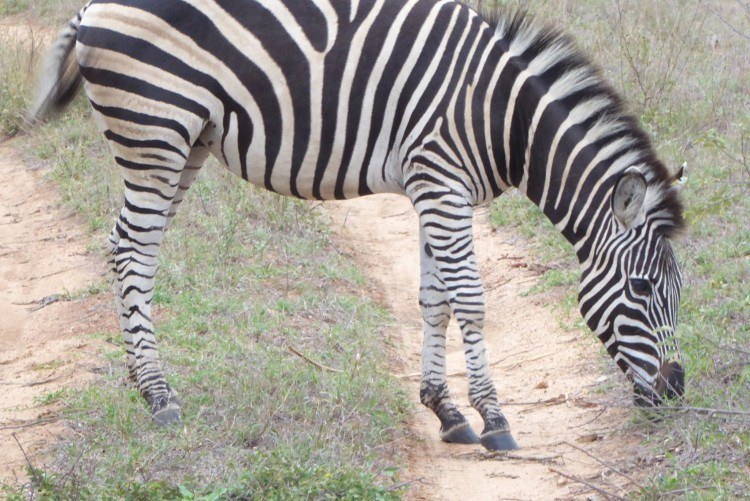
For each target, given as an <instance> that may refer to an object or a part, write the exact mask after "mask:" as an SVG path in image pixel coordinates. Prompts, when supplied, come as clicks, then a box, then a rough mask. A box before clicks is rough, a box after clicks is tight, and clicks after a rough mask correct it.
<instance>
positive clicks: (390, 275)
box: [326, 195, 638, 501]
mask: <svg viewBox="0 0 750 501" xmlns="http://www.w3.org/2000/svg"><path fill="white" fill-rule="evenodd" d="M326 207H327V208H328V211H329V214H330V215H331V217H332V219H333V222H334V223H333V228H334V230H335V231H336V232H337V234H338V235H339V238H340V240H341V245H343V246H345V247H346V248H348V250H349V251H350V252H351V254H352V255H353V256H354V258H355V259H356V260H357V261H358V262H359V263H360V264H361V266H362V269H363V270H364V271H365V272H366V274H367V275H368V276H369V278H370V280H371V282H372V283H373V284H374V286H375V290H374V291H373V292H374V294H375V296H376V297H377V298H378V299H379V300H380V301H382V303H383V304H384V305H385V306H387V307H388V309H389V310H390V311H391V312H392V313H393V315H394V316H395V325H394V327H393V332H392V333H391V334H392V336H393V339H394V344H396V345H397V346H398V347H399V348H398V350H397V351H398V352H397V353H396V354H395V355H396V359H397V362H396V364H395V365H396V367H394V370H395V371H396V372H398V373H399V374H400V375H401V376H402V379H403V380H404V384H405V385H406V388H407V391H408V392H409V395H410V396H411V399H412V401H413V406H414V414H413V416H412V418H411V420H410V423H409V425H410V427H411V430H412V432H413V433H412V434H411V438H410V439H409V440H408V443H407V444H405V445H404V450H405V451H406V453H407V454H408V460H409V461H408V468H409V471H408V472H407V474H406V477H407V478H406V480H407V481H409V482H410V489H409V491H408V493H407V496H406V498H407V499H411V500H423V499H424V500H455V499H462V500H474V501H478V500H497V499H544V500H548V499H590V498H591V497H592V495H594V498H597V497H598V498H601V496H602V493H601V492H599V493H597V492H596V491H595V490H594V489H592V488H591V487H590V486H587V485H586V484H587V483H588V484H591V485H595V486H597V487H599V488H600V489H602V490H603V491H605V492H607V493H610V494H615V495H626V494H627V492H629V491H633V490H634V489H635V485H634V484H633V483H631V482H630V480H628V478H627V477H626V475H628V476H633V475H635V476H638V475H637V474H636V473H634V472H633V471H634V470H635V469H636V466H637V465H636V461H637V457H638V456H637V454H635V453H634V451H635V448H636V446H637V440H635V439H634V437H632V436H628V435H627V434H625V433H624V432H622V431H620V430H622V428H623V425H624V423H625V422H626V419H627V411H626V410H624V409H622V408H613V407H611V406H609V405H607V404H606V403H605V400H606V401H608V402H611V401H612V399H611V395H607V396H606V397H607V398H605V396H604V395H602V393H601V388H602V387H605V388H606V387H609V388H610V390H609V392H612V391H614V392H615V393H618V392H619V393H620V395H618V396H619V397H620V398H621V399H622V400H623V401H626V400H625V399H626V398H627V396H626V395H625V392H626V383H625V382H624V378H621V377H620V376H619V375H618V374H617V373H615V372H614V369H611V370H607V369H606V368H605V367H608V366H607V365H606V362H609V361H607V360H603V357H602V355H601V351H600V348H599V346H598V343H599V341H598V340H596V339H595V338H594V336H593V334H588V333H585V334H584V333H581V332H580V331H579V330H577V329H566V328H564V327H563V325H566V324H567V325H570V320H571V319H570V318H566V317H567V313H562V312H561V311H563V309H562V308H560V307H557V308H555V307H554V304H555V303H556V302H557V300H559V298H553V297H550V296H549V295H547V296H545V295H527V294H525V292H527V291H528V290H529V288H530V287H532V286H533V285H534V284H535V283H536V282H537V280H538V274H537V273H535V272H534V271H533V266H529V263H528V262H527V257H526V256H525V254H524V252H523V250H521V249H520V248H519V245H518V242H516V243H514V242H513V238H514V237H513V236H512V235H511V234H510V232H505V231H493V229H492V228H490V226H489V224H488V223H487V221H486V219H487V215H486V211H484V212H481V211H480V212H479V213H478V214H477V215H476V216H475V242H476V252H477V256H478V259H479V264H480V269H481V270H482V272H483V277H484V283H485V289H486V291H487V297H486V304H487V308H488V311H487V321H486V328H485V331H484V333H485V338H486V341H487V344H488V349H489V354H490V355H489V356H490V360H491V362H492V363H493V369H494V380H495V382H496V385H497V388H498V391H499V394H500V399H501V401H504V402H506V405H505V406H504V413H505V415H506V417H507V418H508V420H509V421H510V423H511V428H512V431H513V434H514V436H515V438H516V440H517V441H518V443H519V445H520V446H521V450H519V451H517V452H514V453H512V454H490V453H487V452H486V451H485V450H484V449H483V448H482V447H481V446H479V445H476V446H471V445H469V446H466V445H457V444H446V443H443V442H441V441H440V439H439V436H438V430H439V427H440V423H439V421H438V419H437V418H436V417H435V416H434V415H433V414H432V412H431V411H429V410H428V409H427V408H425V407H423V406H422V405H421V404H420V403H419V376H418V373H419V371H420V357H421V355H420V354H421V340H422V326H421V315H420V311H419V306H418V303H417V295H418V290H419V257H418V256H419V254H418V251H419V247H418V242H419V237H418V232H417V218H416V215H415V214H414V211H413V209H412V208H411V205H410V203H409V201H408V200H407V199H406V198H405V197H401V196H395V195H387V196H373V197H365V198H361V199H356V200H349V201H345V202H335V203H331V204H326ZM571 252H572V251H571ZM460 340H461V336H460V331H459V330H458V327H457V326H456V325H455V322H452V325H451V329H450V330H449V341H448V344H449V346H448V354H449V355H448V371H449V373H456V374H455V375H454V376H453V377H450V380H449V382H450V384H451V391H452V395H453V397H454V399H455V400H456V403H457V405H458V406H459V408H461V409H462V411H463V412H464V413H465V414H466V416H467V418H468V419H469V421H470V422H471V424H472V426H473V428H474V430H475V431H476V432H477V433H479V432H481V430H482V422H481V419H480V417H479V415H478V414H477V413H476V412H475V411H474V410H473V409H471V407H470V406H469V404H468V398H467V381H466V378H465V376H464V374H463V372H462V371H463V370H464V369H465V364H464V355H463V348H462V346H461V341H460ZM609 363H611V362H609ZM612 367H614V365H613V366H612ZM603 371H604V373H603ZM404 376H405V377H404ZM613 387H614V390H613V389H611V388H613ZM577 448H578V449H577ZM579 449H583V450H585V451H586V452H588V453H589V454H590V455H587V454H586V453H585V452H583V451H581V450H579ZM591 456H594V457H595V458H599V459H602V460H604V461H605V462H606V463H607V464H608V465H609V466H612V467H615V468H617V469H618V471H620V472H621V473H624V475H623V474H617V473H615V472H614V471H613V470H612V468H610V467H607V466H604V465H603V464H601V463H600V462H598V461H597V460H595V459H594V458H592V457H591ZM627 472H630V473H627ZM570 477H573V478H572V479H571V478H570ZM574 479H575V480H574ZM636 481H637V480H636Z"/></svg>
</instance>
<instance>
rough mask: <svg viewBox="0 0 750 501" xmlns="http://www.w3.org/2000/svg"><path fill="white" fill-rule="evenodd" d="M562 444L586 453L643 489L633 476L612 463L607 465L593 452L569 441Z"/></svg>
mask: <svg viewBox="0 0 750 501" xmlns="http://www.w3.org/2000/svg"><path fill="white" fill-rule="evenodd" d="M563 444H565V445H567V446H568V447H572V448H574V449H575V450H577V451H581V452H583V453H584V454H586V455H587V456H588V457H590V458H591V459H593V460H595V461H596V462H598V463H600V464H602V465H604V466H605V467H606V468H608V469H609V470H611V471H613V472H615V473H617V474H618V475H620V476H621V477H624V478H626V479H628V480H629V481H630V482H631V483H632V484H633V485H635V486H636V487H638V489H639V490H641V491H643V486H642V485H641V484H640V483H638V481H636V479H634V478H633V477H631V476H630V475H628V474H627V473H625V472H622V471H620V470H618V469H617V468H615V467H614V466H612V465H609V464H607V463H605V462H604V461H602V460H601V459H599V458H598V457H596V456H594V455H593V454H591V453H590V452H588V451H587V450H585V449H582V448H580V447H578V446H577V445H573V444H571V443H570V442H563Z"/></svg>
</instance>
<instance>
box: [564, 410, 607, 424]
mask: <svg viewBox="0 0 750 501" xmlns="http://www.w3.org/2000/svg"><path fill="white" fill-rule="evenodd" d="M608 409H609V407H607V406H603V407H602V408H601V410H600V411H599V412H597V413H596V416H594V417H593V418H591V419H589V420H588V421H586V422H585V423H581V424H577V425H575V426H573V427H572V428H583V427H584V426H586V425H587V424H591V423H593V422H594V421H596V420H597V419H599V418H600V417H601V415H602V414H604V413H605V412H607V410H608Z"/></svg>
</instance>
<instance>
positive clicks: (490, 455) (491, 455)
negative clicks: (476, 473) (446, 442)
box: [451, 451, 561, 464]
mask: <svg viewBox="0 0 750 501" xmlns="http://www.w3.org/2000/svg"><path fill="white" fill-rule="evenodd" d="M471 456H479V457H480V458H481V459H482V460H488V459H512V460H515V461H529V462H531V463H542V464H547V463H551V462H552V461H554V460H556V459H560V457H561V456H560V454H557V455H555V456H519V455H518V454H513V453H508V452H476V451H475V452H461V453H459V454H452V455H451V457H453V458H462V457H471Z"/></svg>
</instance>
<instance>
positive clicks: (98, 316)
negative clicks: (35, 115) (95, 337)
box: [0, 143, 114, 485]
mask: <svg viewBox="0 0 750 501" xmlns="http://www.w3.org/2000/svg"><path fill="white" fill-rule="evenodd" d="M11 144H12V143H6V144H5V145H2V146H0V179H2V180H3V189H2V190H0V485H1V484H2V483H5V482H10V483H13V484H15V481H16V479H18V478H23V477H25V471H24V470H25V466H26V459H25V458H24V454H23V452H24V451H25V453H26V455H27V456H28V459H29V460H30V461H31V462H32V463H33V464H34V465H35V466H42V465H43V464H44V461H45V460H46V458H45V457H44V455H43V453H44V451H45V450H46V449H47V448H48V447H49V445H50V444H51V443H52V442H54V441H55V440H56V439H57V437H58V436H59V435H60V434H61V433H62V432H64V431H65V429H64V428H63V426H62V425H61V424H59V422H57V421H56V420H55V417H56V410H57V408H56V405H55V404H54V402H53V401H54V400H56V398H55V397H59V396H61V395H62V394H60V393H57V394H56V393H55V392H58V391H59V390H60V389H61V388H63V387H67V388H69V389H67V390H64V391H74V390H72V388H75V387H77V386H78V385H81V384H82V383H83V382H85V381H87V380H89V379H90V378H91V377H93V375H94V372H95V370H96V364H97V359H98V356H97V346H96V343H94V342H93V341H91V339H90V337H88V336H84V335H83V334H88V333H90V332H93V331H94V330H95V329H97V328H98V330H99V331H102V330H104V327H103V326H104V325H109V324H110V323H113V322H114V319H112V308H111V305H110V304H109V301H105V300H103V299H102V298H101V297H96V296H94V297H86V298H83V299H74V300H70V298H71V296H72V297H75V295H76V294H77V293H80V292H81V291H85V290H86V289H87V288H88V287H89V286H90V285H92V284H98V283H100V282H101V281H102V277H101V273H102V271H103V270H102V269H99V268H98V266H100V263H102V262H103V260H101V259H93V258H92V256H91V255H89V253H88V252H87V250H86V240H87V239H86V238H85V237H84V231H85V230H84V229H83V226H82V224H81V222H80V221H78V220H77V218H76V217H75V216H74V215H73V214H72V213H71V212H70V211H67V210H65V209H64V208H62V207H61V206H60V204H59V203H58V202H57V201H58V200H59V194H58V193H57V192H56V190H55V189H54V187H52V186H50V184H49V183H48V182H47V181H46V180H45V179H44V173H43V172H40V171H39V170H35V169H33V168H32V167H30V166H29V165H27V164H25V163H24V162H23V160H22V159H21V158H20V156H19V155H18V154H17V153H15V152H14V150H13V149H12V147H11ZM110 319H112V322H110ZM95 326H96V327H95ZM14 435H15V438H14ZM19 444H20V446H19ZM21 447H23V451H22V449H21Z"/></svg>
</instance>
